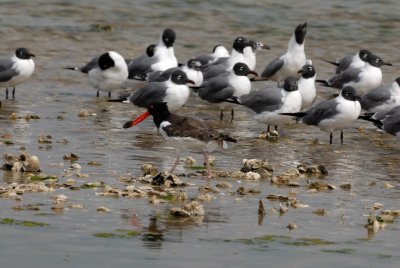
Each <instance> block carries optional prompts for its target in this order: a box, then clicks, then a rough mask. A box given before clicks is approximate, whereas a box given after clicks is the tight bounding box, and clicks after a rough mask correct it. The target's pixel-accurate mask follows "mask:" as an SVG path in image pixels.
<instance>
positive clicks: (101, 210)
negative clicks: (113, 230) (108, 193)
mask: <svg viewBox="0 0 400 268" xmlns="http://www.w3.org/2000/svg"><path fill="white" fill-rule="evenodd" d="M96 211H98V212H103V213H104V212H111V209H109V208H107V207H104V206H100V207H98V208H97V209H96Z"/></svg>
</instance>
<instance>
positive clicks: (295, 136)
mask: <svg viewBox="0 0 400 268" xmlns="http://www.w3.org/2000/svg"><path fill="white" fill-rule="evenodd" d="M279 2H280V1H218V3H216V4H214V5H213V4H210V3H207V2H204V1H186V2H185V3H180V2H178V1H150V2H149V1H127V0H126V1H96V4H93V2H92V1H86V0H83V1H79V2H78V1H68V2H64V3H63V4H60V3H58V4H56V3H53V1H32V2H29V3H26V2H24V3H23V4H22V3H14V2H6V3H1V4H0V15H1V16H0V25H1V27H0V34H1V35H2V41H1V42H2V46H1V49H0V52H1V55H7V54H10V53H12V52H13V51H14V50H15V48H16V47H19V46H26V47H28V48H30V49H31V50H32V52H34V53H35V54H36V55H37V57H36V59H35V62H36V65H37V69H36V71H35V73H34V75H33V77H32V79H31V80H30V81H29V83H26V84H23V85H20V86H19V87H18V88H17V95H16V96H17V98H16V100H7V101H6V100H4V93H2V94H1V100H2V102H3V106H2V108H1V109H0V115H1V116H3V117H5V118H6V119H3V120H0V135H4V134H11V135H12V138H11V140H12V141H13V142H14V144H13V145H5V144H4V143H0V154H1V155H3V154H4V153H7V152H9V153H17V152H18V149H19V148H20V147H21V146H24V147H26V148H27V150H28V151H29V152H31V153H32V154H34V155H37V156H38V157H39V158H40V160H41V166H42V170H43V171H44V172H45V173H46V174H53V175H56V176H58V177H60V178H61V182H62V181H65V180H66V179H67V177H66V176H63V175H64V169H68V168H69V164H70V163H69V162H68V161H63V159H62V157H63V155H65V154H67V153H70V152H73V153H76V154H78V155H79V156H80V159H79V161H78V163H79V164H81V166H82V173H86V174H89V175H90V177H89V178H85V179H83V178H76V177H73V178H75V179H76V180H77V183H78V184H79V185H80V184H83V183H85V182H94V181H103V182H105V183H106V184H109V185H113V186H117V187H121V188H122V187H123V185H124V184H123V183H119V182H118V178H119V177H120V176H130V175H133V176H139V175H140V166H141V164H142V163H145V162H149V163H153V164H155V165H156V166H158V167H159V168H160V169H167V168H169V167H170V166H171V165H172V162H173V158H174V154H173V150H171V149H170V148H168V147H167V146H168V145H167V144H166V143H165V142H164V141H162V140H161V139H160V138H159V137H158V136H156V135H154V134H153V130H154V127H153V124H152V122H151V120H148V121H146V122H144V123H143V124H142V125H141V127H138V128H132V129H130V130H124V129H122V128H121V125H122V123H124V122H125V121H126V120H128V119H129V118H131V117H132V116H136V115H138V114H139V113H141V112H142V111H141V110H139V109H137V108H134V107H132V106H129V105H120V104H110V103H107V102H106V98H99V99H96V98H95V97H94V96H95V90H93V89H92V88H90V86H89V84H88V82H87V77H85V76H84V75H81V74H79V73H74V72H69V71H66V70H62V69H61V67H62V66H67V65H80V64H83V63H85V62H86V61H87V60H89V59H90V58H91V57H93V56H94V55H97V54H99V53H102V52H104V51H106V50H110V49H113V50H116V51H118V52H120V53H121V54H122V55H124V56H125V57H128V58H132V57H135V56H136V55H138V54H140V53H141V52H142V51H144V48H145V47H146V46H147V45H148V44H150V43H153V42H155V41H156V40H158V36H159V34H160V33H161V32H162V30H163V29H164V28H166V27H171V28H173V29H175V30H176V32H177V41H176V48H175V52H176V54H177V56H178V59H179V60H180V61H185V60H186V59H187V58H189V57H191V56H195V55H199V54H202V53H206V52H208V51H210V50H211V49H212V47H213V46H214V45H215V44H217V43H222V44H224V45H226V46H227V47H229V46H230V45H231V43H232V40H233V39H234V38H235V37H237V36H238V35H243V36H246V37H248V38H252V39H254V40H259V41H262V42H265V43H266V44H268V45H270V46H271V47H272V50H271V51H267V52H264V51H263V52H260V53H259V54H258V64H257V70H258V71H261V70H262V69H263V67H264V66H265V64H266V63H267V62H268V61H269V60H270V59H272V58H273V57H275V56H277V55H278V54H280V53H282V52H283V51H284V50H285V49H286V44H287V41H288V39H289V37H290V35H291V34H292V31H293V29H294V27H295V26H296V25H297V24H299V23H302V22H304V21H307V22H308V23H309V28H308V33H307V37H306V53H307V56H308V58H311V59H312V60H313V62H314V65H315V67H316V69H317V72H318V77H319V78H325V77H328V76H329V75H330V74H331V73H332V71H333V70H332V68H331V67H330V66H328V65H327V64H325V63H323V62H321V61H319V60H318V59H319V58H327V59H335V58H336V57H341V56H343V55H344V54H346V53H352V52H354V51H356V50H358V49H360V48H368V49H370V50H371V51H373V52H374V53H376V54H378V55H380V56H381V57H382V58H383V59H385V60H387V61H390V62H392V63H393V64H394V65H395V66H394V67H393V68H387V67H383V72H384V82H385V83H392V81H393V80H394V79H395V78H396V77H397V76H398V74H399V71H398V70H399V69H398V65H399V63H400V55H399V53H397V48H398V43H399V38H398V29H399V27H400V19H399V16H398V14H399V11H400V10H399V5H398V3H397V1H395V0H386V1H380V2H376V3H375V2H373V1H361V0H358V1H339V2H338V1H336V3H335V4H333V3H330V2H329V3H328V2H327V1H318V0H313V1H302V2H301V3H300V2H299V1H294V0H293V1H286V2H285V3H284V4H283V3H279ZM93 24H101V25H103V24H104V25H111V26H112V27H113V29H114V30H113V31H111V32H110V31H94V30H93V26H91V25H93ZM139 86H140V84H139V83H136V82H129V83H127V86H126V90H129V89H130V88H132V87H133V88H136V87H139ZM319 90H320V92H319V94H320V97H321V98H323V97H325V96H327V95H330V94H331V93H332V91H331V90H329V89H325V88H319ZM80 109H87V110H88V111H89V112H90V113H95V114H96V116H90V117H88V118H79V117H78V116H77V115H78V112H79V110H80ZM237 111H238V112H237V113H236V115H237V117H236V119H237V120H235V121H234V122H233V123H232V124H230V123H228V122H223V123H221V124H220V128H221V129H223V130H226V131H229V132H231V133H232V135H234V136H236V137H238V139H239V143H238V144H237V145H235V146H234V147H232V149H231V150H229V151H227V152H223V153H218V152H217V153H215V154H214V155H215V156H216V158H217V169H219V170H229V171H233V170H237V169H239V168H240V166H241V162H242V159H243V158H265V159H268V160H269V161H270V162H271V163H272V164H273V165H274V166H275V167H276V174H280V173H282V172H284V171H286V170H287V169H289V168H293V167H296V166H297V165H298V164H300V163H304V164H307V165H311V164H324V165H325V166H326V168H327V169H328V171H329V175H328V176H326V177H325V178H324V180H325V181H326V182H328V183H330V184H333V185H335V186H339V185H341V184H343V183H350V184H351V185H352V190H351V191H344V190H341V189H340V188H337V189H336V190H333V191H331V192H322V193H315V194H311V193H309V192H307V191H308V189H307V188H306V187H300V188H295V189H290V188H287V187H276V186H273V185H271V184H270V182H269V181H262V182H241V181H237V180H234V179H226V180H227V181H228V182H230V183H231V184H233V185H234V187H233V188H232V189H231V190H222V191H221V193H220V194H215V195H214V196H215V197H216V198H215V199H213V200H211V201H209V202H205V203H204V207H205V210H206V216H205V217H204V219H203V220H202V221H199V222H193V221H187V222H183V223H182V222H180V223H177V222H173V221H168V220H166V219H165V217H163V216H162V215H165V214H166V213H167V211H168V208H169V207H170V206H171V205H178V204H168V203H167V204H161V205H149V204H148V201H147V199H124V198H120V199H114V198H107V197H101V196H96V194H95V192H96V190H91V189H89V190H80V191H70V190H68V189H57V191H56V192H55V194H65V195H67V196H68V198H69V200H70V201H71V202H72V203H82V204H84V206H85V208H84V209H83V210H79V209H70V210H66V211H64V212H63V213H54V212H53V211H52V210H51V205H52V199H51V198H50V196H51V195H52V194H26V195H24V196H23V201H22V204H37V203H39V204H42V205H41V206H40V208H41V210H40V211H15V210H13V209H12V207H13V206H14V205H16V201H15V200H13V199H0V219H4V218H13V219H17V220H30V221H37V222H44V223H48V224H49V225H50V227H37V228H28V227H23V226H14V225H6V224H2V225H0V237H1V238H0V248H1V250H0V258H1V263H2V265H1V266H2V267H3V266H4V267H25V266H28V265H30V266H32V265H33V266H40V267H54V266H56V265H57V266H58V267H109V266H111V265H113V266H118V265H130V266H142V267H154V266H161V265H162V266H163V267H188V266H190V267H243V266H248V267H265V263H266V262H268V263H269V264H270V265H279V267H322V266H324V265H325V266H329V267H332V266H335V267H339V266H340V267H343V266H345V267H360V266H366V267H378V266H379V267H397V265H398V263H399V262H400V254H399V252H398V247H399V244H400V238H399V237H400V228H399V223H398V220H397V221H395V222H394V223H393V224H389V225H388V226H387V227H386V228H385V230H380V231H379V232H378V233H376V234H375V235H374V236H368V234H367V230H366V229H365V228H364V225H365V224H366V223H367V216H368V214H369V209H368V207H371V206H372V204H374V203H376V202H379V203H382V204H383V205H384V209H399V207H400V202H399V197H400V191H399V189H400V188H399V181H400V180H399V174H400V168H399V165H398V163H399V160H400V154H399V152H400V142H399V141H398V140H396V139H395V138H394V137H392V136H389V135H385V134H383V133H380V132H377V131H375V130H374V128H373V127H371V126H370V125H368V124H366V123H363V122H358V123H357V124H355V125H354V127H353V128H351V129H348V130H346V131H345V144H344V145H343V146H341V145H339V136H338V133H335V134H336V135H335V136H334V138H335V139H334V144H333V145H332V146H331V145H329V144H328V141H329V137H328V135H327V134H326V133H322V132H320V131H319V130H318V129H317V128H313V127H306V126H302V125H293V126H290V127H286V128H284V129H283V130H282V131H283V132H282V134H283V138H282V139H281V141H280V142H279V143H270V142H267V141H264V140H260V139H256V137H257V135H258V134H259V133H260V132H261V131H263V130H264V128H265V127H264V126H261V125H259V124H257V123H255V122H253V121H252V114H251V112H249V111H248V110H245V109H244V108H240V107H239V108H238V109H237ZM181 112H182V113H187V114H190V115H192V116H195V117H199V118H203V119H210V120H215V119H218V115H219V111H217V110H209V109H208V107H206V106H204V105H203V104H202V103H199V102H197V101H196V100H191V101H190V102H189V103H188V105H187V106H186V107H185V108H184V109H183V110H182V111H181ZM12 113H18V114H19V115H22V116H23V115H25V114H27V113H30V114H35V115H39V116H40V117H41V119H39V120H31V121H29V122H27V121H25V120H23V119H21V120H16V121H12V120H9V119H8V117H9V116H10V115H11V114H12ZM59 116H62V117H63V118H64V119H62V120H60V119H59V118H58V117H59ZM217 123H218V122H217ZM218 124H219V123H218ZM360 127H361V128H363V129H364V128H365V131H359V129H358V128H360ZM40 134H50V135H52V137H53V140H54V142H53V143H52V144H51V145H48V146H46V145H41V144H38V143H37V138H38V136H39V135H40ZM62 138H66V139H67V140H68V141H69V143H68V144H62V143H57V142H56V141H58V140H61V139H62ZM315 139H318V140H319V142H318V143H314V142H313V141H314V140H315ZM188 155H191V156H193V157H195V158H196V159H197V160H198V162H201V161H202V155H201V154H198V153H188ZM90 161H96V162H99V163H101V164H102V165H101V166H89V165H87V163H88V162H90ZM54 163H58V164H61V163H63V164H64V165H63V166H60V165H54ZM182 172H183V173H189V172H191V171H190V170H187V169H184V168H183V167H182V165H181V166H179V168H178V173H182ZM0 174H1V175H0V177H2V178H3V179H2V182H1V185H5V184H6V183H9V182H12V181H16V180H18V179H21V178H16V177H15V176H13V175H12V174H10V173H8V172H1V173H0ZM182 179H183V180H185V181H188V182H190V183H193V184H195V186H193V187H189V188H188V189H187V191H188V195H189V197H195V196H196V195H197V194H198V190H197V189H198V186H200V185H204V184H206V181H205V180H204V179H203V178H201V177H190V178H185V177H183V178H182ZM221 180H223V179H214V180H213V181H211V185H212V186H214V185H215V184H216V183H217V182H218V181H221ZM310 180H311V181H315V180H318V179H316V178H314V177H311V178H310ZM302 182H303V185H305V183H306V182H305V181H302ZM386 182H389V183H390V184H392V185H394V186H395V187H394V188H393V189H387V188H385V187H384V183H386ZM371 183H375V184H372V185H371ZM239 186H246V187H253V188H258V189H260V190H261V194H254V195H246V196H237V195H233V194H232V193H231V192H234V191H235V190H236V189H237V188H238V187H239ZM291 190H294V191H296V192H297V197H298V199H299V200H300V201H301V202H303V203H305V204H308V205H309V207H308V208H298V209H293V208H289V212H288V213H287V214H285V215H283V216H279V214H273V215H266V217H265V218H264V220H263V222H262V223H261V224H259V223H258V216H257V207H258V200H259V199H260V198H262V199H263V200H264V205H265V207H266V209H270V208H272V207H275V208H278V203H277V202H272V201H269V200H267V199H265V197H266V196H267V195H268V194H284V195H287V193H288V192H289V191H291ZM97 191H99V190H97ZM99 206H106V207H108V208H110V209H111V210H112V211H111V212H110V213H105V214H101V213H98V212H96V208H97V207H99ZM317 208H324V209H325V210H326V211H327V215H326V216H323V217H322V216H316V215H315V214H313V213H312V211H314V210H316V209H317ZM377 213H379V211H378V212H377ZM160 215H161V216H160ZM289 222H293V223H295V224H296V225H298V229H296V230H294V231H292V232H289V231H288V230H287V228H286V226H287V225H288V223H289ZM147 227H149V230H150V231H152V232H151V233H146V232H144V233H142V234H141V235H139V236H137V237H133V238H122V239H119V238H99V237H95V236H94V234H96V233H101V232H105V233H114V232H116V231H115V230H117V229H123V230H143V229H146V228H147ZM146 230H147V229H146ZM301 238H313V239H317V238H318V239H321V240H322V241H324V242H332V243H319V242H318V243H311V244H312V245H309V246H307V245H305V244H304V243H296V242H299V241H302V240H299V239H301ZM50 252H51V253H50ZM396 264H397V265H396Z"/></svg>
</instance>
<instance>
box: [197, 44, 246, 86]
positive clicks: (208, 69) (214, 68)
mask: <svg viewBox="0 0 400 268" xmlns="http://www.w3.org/2000/svg"><path fill="white" fill-rule="evenodd" d="M248 46H250V44H249V41H248V40H247V39H246V38H244V37H241V36H240V37H238V38H236V39H235V41H234V42H233V46H232V51H231V54H230V56H229V57H223V58H219V59H218V60H217V61H216V62H214V63H213V64H209V65H207V66H204V68H203V76H204V80H207V79H210V78H212V77H214V76H217V75H221V74H223V73H227V72H230V71H231V70H232V68H233V66H234V65H235V64H236V63H238V62H244V54H243V50H244V49H245V47H248Z"/></svg>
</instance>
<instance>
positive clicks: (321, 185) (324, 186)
mask: <svg viewBox="0 0 400 268" xmlns="http://www.w3.org/2000/svg"><path fill="white" fill-rule="evenodd" d="M308 188H309V189H311V190H313V189H314V190H317V191H326V190H334V189H336V186H334V185H332V184H328V183H325V182H320V181H316V182H313V183H311V184H310V185H309V186H308Z"/></svg>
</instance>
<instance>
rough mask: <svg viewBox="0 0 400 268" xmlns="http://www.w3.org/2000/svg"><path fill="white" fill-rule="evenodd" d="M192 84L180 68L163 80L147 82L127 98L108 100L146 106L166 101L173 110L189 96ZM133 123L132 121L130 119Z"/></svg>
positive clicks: (179, 106)
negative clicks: (189, 85) (188, 84)
mask: <svg viewBox="0 0 400 268" xmlns="http://www.w3.org/2000/svg"><path fill="white" fill-rule="evenodd" d="M187 83H190V84H193V81H191V80H189V79H188V78H187V76H186V74H185V73H184V72H182V71H180V70H177V71H174V72H173V73H172V74H171V76H170V78H169V79H168V80H167V81H164V82H149V83H148V84H147V85H145V86H144V87H142V88H140V89H139V90H137V91H135V92H134V93H132V94H130V95H129V96H128V97H127V98H120V99H116V100H110V101H111V102H125V103H133V105H135V106H138V107H142V108H148V107H149V106H150V104H154V103H160V102H166V103H167V105H168V107H170V108H169V109H170V110H171V111H173V112H175V111H176V110H178V109H179V108H181V107H182V106H183V105H184V104H185V103H186V101H187V100H188V98H189V94H190V91H189V87H188V86H187ZM131 123H133V121H131Z"/></svg>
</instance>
